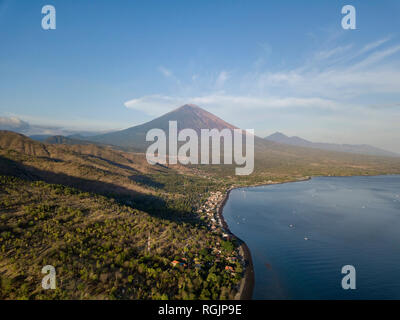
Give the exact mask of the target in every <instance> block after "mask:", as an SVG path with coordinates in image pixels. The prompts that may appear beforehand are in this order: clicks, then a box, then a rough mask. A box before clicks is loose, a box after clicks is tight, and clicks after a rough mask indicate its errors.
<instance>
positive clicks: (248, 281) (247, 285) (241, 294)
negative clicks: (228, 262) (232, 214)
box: [217, 188, 255, 300]
mask: <svg viewBox="0 0 400 320" xmlns="http://www.w3.org/2000/svg"><path fill="white" fill-rule="evenodd" d="M234 189H238V188H230V189H228V190H227V191H226V194H225V196H224V198H223V199H222V201H221V203H220V204H219V205H218V210H217V214H218V217H219V219H220V221H221V224H222V227H223V228H224V229H225V231H226V232H227V233H228V234H230V235H231V236H232V237H233V238H234V239H236V240H237V241H238V242H239V252H240V254H241V255H242V256H243V259H244V264H245V266H244V268H245V272H244V276H243V278H242V280H241V281H240V286H239V291H238V293H237V294H236V296H235V300H251V298H252V296H253V289H254V283H255V280H254V267H253V260H252V258H251V252H250V249H249V248H248V246H247V244H246V243H245V242H244V241H243V240H241V239H240V238H239V237H237V236H236V235H234V234H233V233H232V232H231V230H230V229H229V227H228V224H227V223H226V221H225V219H224V215H223V214H222V212H223V210H224V206H225V204H226V202H227V201H228V199H229V194H230V193H231V191H232V190H234Z"/></svg>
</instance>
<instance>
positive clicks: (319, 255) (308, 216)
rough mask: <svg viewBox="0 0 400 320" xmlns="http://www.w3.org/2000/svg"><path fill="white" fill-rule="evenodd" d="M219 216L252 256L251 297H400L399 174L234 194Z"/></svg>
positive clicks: (314, 181)
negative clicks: (349, 281) (348, 284)
mask: <svg viewBox="0 0 400 320" xmlns="http://www.w3.org/2000/svg"><path fill="white" fill-rule="evenodd" d="M224 217H225V219H226V222H227V223H228V225H229V227H230V229H231V231H232V232H233V233H234V234H236V235H237V236H238V237H239V238H241V239H242V240H244V241H245V242H246V243H247V245H248V246H249V248H250V251H251V253H252V258H253V263H254V270H255V288H254V294H253V298H254V299H400V176H377V177H343V178H341V177H325V178H323V177H319V178H313V179H312V180H310V181H304V182H296V183H286V184H280V185H272V186H262V187H252V188H244V189H236V190H233V191H232V192H231V194H230V198H229V200H228V202H227V204H226V206H225V208H224ZM290 225H292V227H290ZM304 238H308V240H305V239H304ZM344 265H353V266H354V267H355V268H356V286H357V289H356V290H343V289H342V286H341V280H342V277H344V275H342V274H341V269H342V267H343V266H344Z"/></svg>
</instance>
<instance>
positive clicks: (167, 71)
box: [158, 66, 173, 78]
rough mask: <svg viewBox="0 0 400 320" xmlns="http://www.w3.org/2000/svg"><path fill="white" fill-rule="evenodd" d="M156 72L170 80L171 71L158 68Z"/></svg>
mask: <svg viewBox="0 0 400 320" xmlns="http://www.w3.org/2000/svg"><path fill="white" fill-rule="evenodd" d="M158 71H160V72H161V73H162V75H163V76H164V77H166V78H170V77H172V76H173V74H172V71H170V70H168V69H167V68H165V67H163V66H160V67H158Z"/></svg>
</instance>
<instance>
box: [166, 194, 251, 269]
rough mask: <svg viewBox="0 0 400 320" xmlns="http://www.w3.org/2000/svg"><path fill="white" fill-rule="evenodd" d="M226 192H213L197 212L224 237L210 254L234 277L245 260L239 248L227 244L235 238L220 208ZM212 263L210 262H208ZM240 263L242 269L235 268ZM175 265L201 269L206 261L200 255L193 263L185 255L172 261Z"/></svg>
mask: <svg viewBox="0 0 400 320" xmlns="http://www.w3.org/2000/svg"><path fill="white" fill-rule="evenodd" d="M223 200H224V193H222V192H221V191H217V192H211V193H210V195H209V197H208V198H207V200H206V202H205V203H204V204H203V205H201V206H200V208H199V209H198V210H197V213H198V214H199V215H200V217H201V219H202V220H203V221H205V222H206V223H207V226H208V227H209V228H210V230H211V231H212V232H214V233H216V234H219V235H221V236H222V238H223V243H220V242H217V243H216V244H215V247H210V248H209V249H210V254H211V255H212V256H214V257H215V259H214V263H223V264H224V265H225V266H224V270H225V272H227V273H229V274H230V275H231V276H232V277H234V276H236V274H237V273H238V272H242V270H244V261H243V259H241V258H240V257H241V256H240V254H239V251H238V249H235V248H234V247H233V246H232V247H229V246H227V245H226V244H230V241H231V240H233V239H234V237H233V236H232V234H231V233H230V232H229V230H226V228H225V227H224V223H223V221H222V220H221V218H220V215H219V210H220V206H221V205H222V204H223ZM208 263H209V264H210V262H208ZM238 263H239V264H240V265H241V268H239V269H241V270H235V267H234V266H237V265H238ZM171 264H172V266H173V267H178V266H179V267H183V268H186V267H190V266H191V265H193V266H194V268H195V269H197V270H201V269H202V268H203V264H204V262H203V261H201V260H200V258H199V257H195V258H194V259H193V263H190V262H189V261H188V258H187V257H183V258H181V259H180V260H173V261H172V262H171Z"/></svg>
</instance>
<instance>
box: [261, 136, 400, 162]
mask: <svg viewBox="0 0 400 320" xmlns="http://www.w3.org/2000/svg"><path fill="white" fill-rule="evenodd" d="M265 139H266V140H269V141H273V142H277V143H283V144H288V145H292V146H298V147H307V148H314V149H322V150H328V151H338V152H348V153H355V154H364V155H372V156H387V157H400V154H397V153H394V152H390V151H386V150H383V149H380V148H376V147H373V146H370V145H367V144H359V145H353V144H336V143H323V142H311V141H308V140H305V139H303V138H300V137H296V136H293V137H288V136H287V135H285V134H283V133H281V132H275V133H274V134H271V135H270V136H268V137H265Z"/></svg>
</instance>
